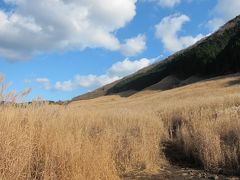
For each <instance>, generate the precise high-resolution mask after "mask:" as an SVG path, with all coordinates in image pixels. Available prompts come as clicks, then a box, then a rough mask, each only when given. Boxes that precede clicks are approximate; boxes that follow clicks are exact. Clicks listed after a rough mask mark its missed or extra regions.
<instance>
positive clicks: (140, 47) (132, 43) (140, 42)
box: [121, 35, 146, 56]
mask: <svg viewBox="0 0 240 180" xmlns="http://www.w3.org/2000/svg"><path fill="white" fill-rule="evenodd" d="M145 49H146V37H145V36H144V35H138V36H137V37H135V38H131V39H127V40H125V44H123V45H122V47H121V51H122V53H123V54H124V55H126V56H134V55H136V54H139V53H141V52H143V51H144V50H145Z"/></svg>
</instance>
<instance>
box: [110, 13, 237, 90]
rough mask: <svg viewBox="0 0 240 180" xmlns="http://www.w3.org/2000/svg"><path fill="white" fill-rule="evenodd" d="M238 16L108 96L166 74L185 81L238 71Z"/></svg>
mask: <svg viewBox="0 0 240 180" xmlns="http://www.w3.org/2000/svg"><path fill="white" fill-rule="evenodd" d="M239 58H240V16H238V17H236V18H235V19H233V20H231V21H230V22H228V23H227V24H226V25H225V26H223V27H222V28H221V29H220V30H219V31H217V32H215V33H214V34H212V35H211V36H209V37H207V38H205V39H202V40H200V41H199V42H197V43H196V44H195V45H193V46H191V47H189V48H187V49H185V50H182V51H180V52H178V53H176V54H174V55H172V56H170V57H169V58H167V59H166V60H164V61H162V62H159V63H157V64H155V65H154V66H152V67H151V68H149V69H148V70H146V71H139V72H138V73H135V74H133V75H132V76H129V77H127V78H124V79H122V80H120V81H119V82H118V83H117V84H116V85H114V86H113V87H111V88H110V89H109V90H108V94H112V93H118V92H122V91H127V90H142V89H144V88H146V87H148V86H151V85H153V84H155V83H157V82H159V81H161V80H162V79H163V78H165V77H166V76H169V75H175V76H177V77H178V78H179V79H182V80H184V79H186V78H188V77H190V76H193V75H198V76H202V77H212V76H216V75H223V74H228V73H229V74H230V73H235V72H238V71H239V70H240V60H239Z"/></svg>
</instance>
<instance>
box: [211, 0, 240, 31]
mask: <svg viewBox="0 0 240 180" xmlns="http://www.w3.org/2000/svg"><path fill="white" fill-rule="evenodd" d="M212 13H213V15H214V17H213V19H211V20H209V21H208V27H209V28H210V29H211V30H212V31H215V30H217V29H218V28H219V27H220V26H222V25H223V24H224V23H226V22H227V21H228V20H230V19H232V18H234V17H235V16H237V15H239V14H240V1H239V0H218V1H217V4H216V6H215V7H214V9H213V11H212Z"/></svg>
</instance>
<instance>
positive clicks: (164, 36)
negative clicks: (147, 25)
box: [155, 14, 204, 52]
mask: <svg viewBox="0 0 240 180" xmlns="http://www.w3.org/2000/svg"><path fill="white" fill-rule="evenodd" d="M189 21H190V18H189V17H188V16H186V15H184V14H182V15H181V14H174V15H170V16H167V17H164V18H163V19H162V20H161V22H160V23H159V24H157V25H156V26H155V35H156V37H157V38H158V39H160V40H161V42H162V43H163V45H164V48H165V49H166V50H167V51H169V52H176V51H179V50H181V49H184V48H186V47H188V46H190V45H192V44H194V43H195V42H197V41H198V40H200V39H201V38H203V37H204V36H203V35H202V34H198V35H197V36H195V37H193V36H178V32H179V31H181V30H182V26H183V25H184V24H185V23H186V22H189Z"/></svg>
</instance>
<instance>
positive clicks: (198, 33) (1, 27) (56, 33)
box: [0, 0, 240, 101]
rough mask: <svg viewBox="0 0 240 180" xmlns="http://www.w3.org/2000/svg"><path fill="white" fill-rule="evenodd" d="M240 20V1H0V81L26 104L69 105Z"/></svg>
mask: <svg viewBox="0 0 240 180" xmlns="http://www.w3.org/2000/svg"><path fill="white" fill-rule="evenodd" d="M239 14H240V0H41V1H33V0H0V73H1V74H3V75H4V76H5V79H6V82H10V83H11V87H10V90H12V89H14V90H16V91H21V90H24V89H25V88H31V89H32V92H31V94H30V95H29V97H28V99H29V100H31V99H35V98H37V97H41V98H42V99H45V100H54V101H58V100H70V99H71V98H73V97H75V96H78V95H80V94H83V93H86V92H89V91H92V90H94V89H96V88H98V87H100V86H103V85H105V84H108V83H111V82H113V81H115V80H118V79H121V78H122V77H124V76H126V75H129V74H131V73H134V72H136V71H137V70H139V69H141V68H144V67H146V66H148V65H150V64H152V63H155V62H157V61H161V60H163V59H164V58H166V57H168V56H169V55H171V54H173V53H175V52H177V51H179V50H181V49H184V48H186V47H188V46H190V45H192V44H194V43H195V42H197V41H198V40H200V39H201V38H204V37H206V36H208V35H210V34H211V33H213V32H214V31H216V30H217V29H218V28H219V27H220V26H222V25H223V24H224V23H226V22H227V21H228V20H230V19H232V18H234V17H235V16H237V15H239Z"/></svg>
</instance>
